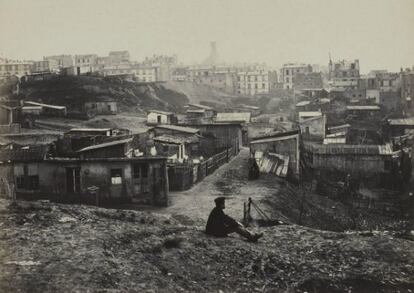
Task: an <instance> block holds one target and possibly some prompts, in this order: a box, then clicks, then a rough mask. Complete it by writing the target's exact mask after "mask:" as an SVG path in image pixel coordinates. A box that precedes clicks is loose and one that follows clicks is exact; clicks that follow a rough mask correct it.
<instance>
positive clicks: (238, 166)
mask: <svg viewBox="0 0 414 293" xmlns="http://www.w3.org/2000/svg"><path fill="white" fill-rule="evenodd" d="M248 158H249V149H248V148H243V149H242V150H241V152H240V153H239V154H238V155H237V156H236V157H235V158H233V159H232V160H231V161H230V162H229V163H228V164H225V165H223V166H221V167H220V168H219V169H218V170H216V172H215V173H213V174H211V175H209V176H207V177H206V178H204V180H203V181H201V182H200V183H198V184H196V185H194V186H193V188H191V189H190V190H186V191H182V192H171V193H170V195H171V197H170V198H171V201H170V203H171V204H170V206H169V207H167V208H165V209H161V210H160V212H163V213H167V214H172V215H179V216H185V217H188V218H190V219H192V220H194V221H195V222H197V223H205V221H206V219H207V217H208V214H209V213H210V211H211V209H212V208H213V207H214V199H215V198H216V197H218V196H224V197H226V198H227V201H226V213H227V214H229V215H232V216H233V217H234V218H236V219H238V220H241V219H242V218H243V203H244V202H247V200H248V198H249V197H251V198H252V199H253V200H254V201H257V202H260V201H261V200H263V199H265V198H268V197H270V196H272V194H274V193H275V192H276V191H277V190H278V188H279V184H278V181H277V180H273V182H270V181H269V180H266V179H261V180H257V181H248V178H247V175H248V170H247V160H248ZM264 208H265V209H266V207H264Z"/></svg>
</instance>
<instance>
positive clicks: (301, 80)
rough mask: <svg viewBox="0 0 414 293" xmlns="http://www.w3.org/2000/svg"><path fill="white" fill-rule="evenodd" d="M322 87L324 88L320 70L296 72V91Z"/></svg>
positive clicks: (294, 85)
mask: <svg viewBox="0 0 414 293" xmlns="http://www.w3.org/2000/svg"><path fill="white" fill-rule="evenodd" d="M321 88H323V82H322V75H321V73H320V72H308V73H296V75H295V77H294V84H293V89H294V90H295V91H301V90H304V89H321Z"/></svg>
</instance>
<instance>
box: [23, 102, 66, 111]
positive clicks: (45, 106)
mask: <svg viewBox="0 0 414 293" xmlns="http://www.w3.org/2000/svg"><path fill="white" fill-rule="evenodd" d="M24 103H25V104H28V105H32V106H41V107H44V108H51V109H56V110H65V109H66V107H65V106H56V105H49V104H42V103H38V102H32V101H25V102H24Z"/></svg>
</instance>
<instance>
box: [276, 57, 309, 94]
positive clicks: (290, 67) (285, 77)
mask: <svg viewBox="0 0 414 293" xmlns="http://www.w3.org/2000/svg"><path fill="white" fill-rule="evenodd" d="M309 72H312V66H310V65H307V64H296V63H287V64H284V65H283V67H282V69H281V70H280V80H281V81H282V82H283V89H285V90H291V89H293V88H294V84H295V76H296V74H305V73H309Z"/></svg>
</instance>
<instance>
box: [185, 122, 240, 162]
mask: <svg viewBox="0 0 414 293" xmlns="http://www.w3.org/2000/svg"><path fill="white" fill-rule="evenodd" d="M185 126H188V127H192V128H197V129H199V130H200V135H201V136H202V137H204V138H205V139H202V140H201V142H200V149H201V151H202V152H203V153H204V154H203V156H205V157H210V156H212V155H214V154H216V153H219V152H221V151H223V150H225V149H229V148H231V149H232V151H233V153H232V155H236V154H238V153H239V151H240V148H241V147H242V144H243V127H242V125H241V124H240V123H208V124H186V125H185Z"/></svg>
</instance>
